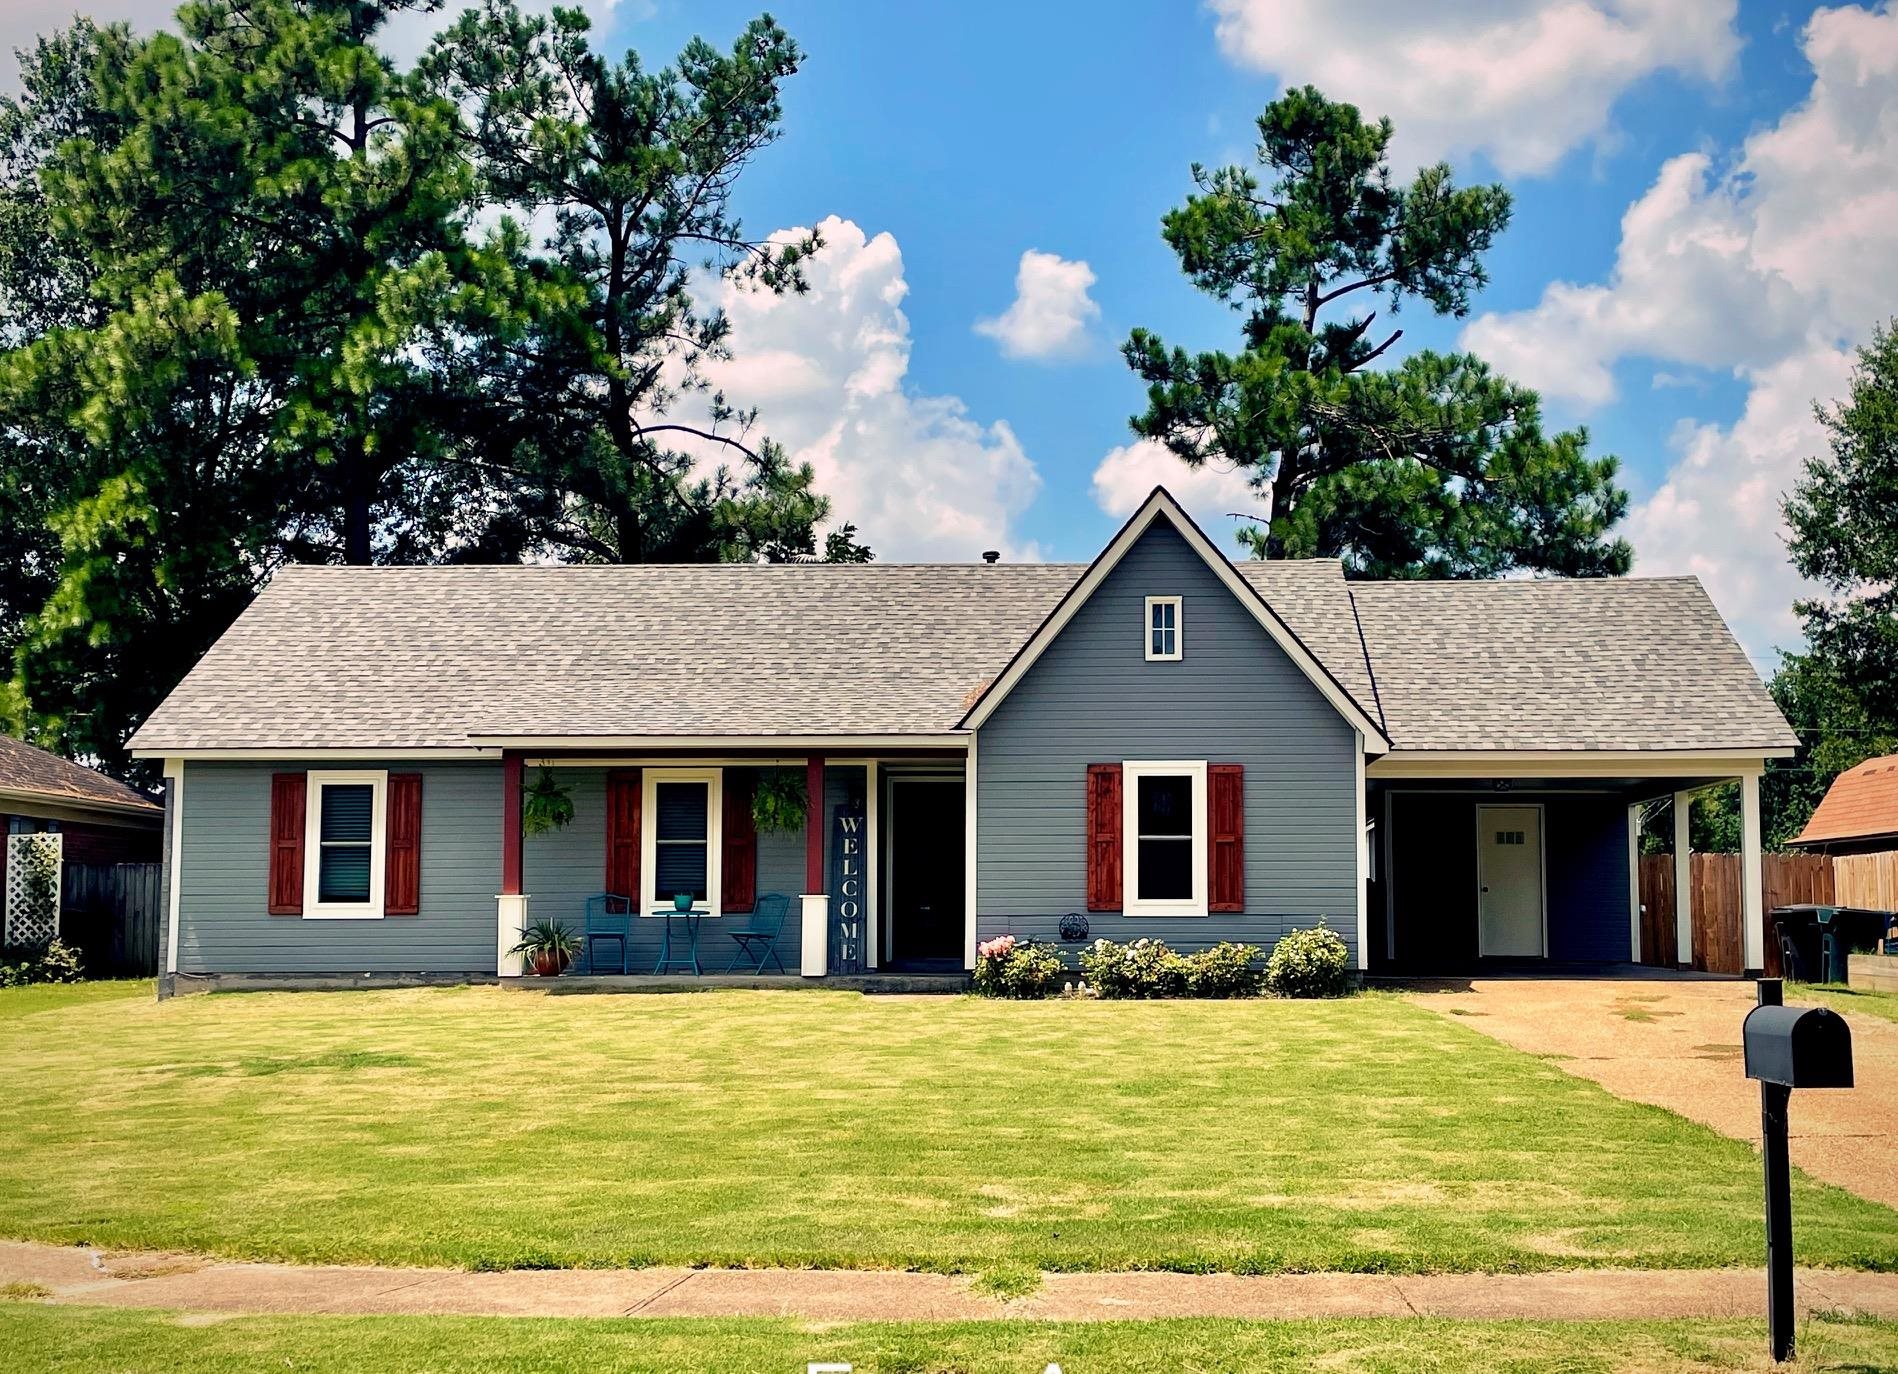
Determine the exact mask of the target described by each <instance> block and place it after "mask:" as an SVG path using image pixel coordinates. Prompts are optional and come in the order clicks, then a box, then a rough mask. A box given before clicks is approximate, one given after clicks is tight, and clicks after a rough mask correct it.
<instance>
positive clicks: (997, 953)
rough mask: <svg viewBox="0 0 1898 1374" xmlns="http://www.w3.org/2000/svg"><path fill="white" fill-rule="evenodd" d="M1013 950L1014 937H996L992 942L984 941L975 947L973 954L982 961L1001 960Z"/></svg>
mask: <svg viewBox="0 0 1898 1374" xmlns="http://www.w3.org/2000/svg"><path fill="white" fill-rule="evenodd" d="M1014 948H1015V937H1014V936H1013V935H998V936H996V937H995V938H994V939H993V940H984V941H983V942H982V943H981V944H979V945H977V946H976V947H975V952H976V953H977V954H979V955H980V956H981V957H982V958H984V959H1003V958H1006V957H1007V956H1008V954H1009V952H1010V951H1011V950H1013V949H1014Z"/></svg>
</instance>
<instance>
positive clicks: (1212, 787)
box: [1206, 763, 1246, 911]
mask: <svg viewBox="0 0 1898 1374" xmlns="http://www.w3.org/2000/svg"><path fill="white" fill-rule="evenodd" d="M1206 793H1207V795H1206V813H1207V826H1208V828H1209V829H1210V830H1211V831H1212V834H1211V835H1209V836H1208V837H1207V839H1208V843H1207V845H1206V896H1207V901H1206V905H1207V907H1208V909H1210V910H1212V911H1244V910H1245V909H1246V770H1245V768H1244V767H1243V766H1242V765H1240V764H1237V763H1215V764H1213V765H1212V766H1211V767H1209V768H1208V769H1207V770H1206Z"/></svg>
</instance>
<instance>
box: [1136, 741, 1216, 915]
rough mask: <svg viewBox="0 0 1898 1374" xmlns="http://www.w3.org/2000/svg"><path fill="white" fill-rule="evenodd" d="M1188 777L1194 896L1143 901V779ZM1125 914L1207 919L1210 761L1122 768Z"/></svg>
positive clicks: (1142, 762) (1141, 763)
mask: <svg viewBox="0 0 1898 1374" xmlns="http://www.w3.org/2000/svg"><path fill="white" fill-rule="evenodd" d="M1151 777H1186V778H1190V779H1191V780H1192V784H1193V841H1192V845H1193V858H1192V864H1193V870H1192V871H1193V895H1192V896H1191V897H1190V898H1188V899H1186V900H1183V901H1159V900H1147V901H1142V900H1141V897H1140V781H1139V780H1140V779H1141V778H1151ZM1120 778H1121V804H1120V827H1121V835H1120V867H1121V874H1120V882H1121V899H1120V900H1121V912H1122V914H1123V915H1127V916H1204V915H1206V914H1207V907H1206V844H1207V835H1206V819H1207V815H1206V761H1205V760H1204V759H1197V760H1191V761H1173V762H1156V761H1152V760H1146V759H1141V760H1127V761H1123V762H1122V763H1121V765H1120Z"/></svg>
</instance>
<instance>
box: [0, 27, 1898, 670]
mask: <svg viewBox="0 0 1898 1374" xmlns="http://www.w3.org/2000/svg"><path fill="white" fill-rule="evenodd" d="M461 2H462V3H465V0H461ZM455 3H457V0H451V5H454V4H455ZM586 3H587V7H588V8H589V9H590V11H591V12H592V13H593V15H594V16H595V19H596V23H597V25H598V30H599V32H600V34H601V38H602V46H603V47H605V48H607V49H608V50H610V51H612V52H614V53H615V54H617V53H619V52H621V51H623V50H625V49H626V48H628V47H631V48H636V49H638V50H639V52H640V53H641V54H642V56H643V57H644V59H645V60H646V62H647V63H648V64H649V65H658V64H661V63H664V62H668V61H670V59H671V58H672V56H673V55H674V54H675V53H676V52H677V51H678V49H679V47H680V45H681V44H682V43H684V42H685V41H686V39H687V38H689V37H690V36H692V35H694V34H698V35H703V36H705V37H706V38H708V39H710V40H712V41H713V42H715V43H718V44H720V45H721V46H722V45H725V44H728V43H729V42H730V41H731V40H732V38H733V37H734V36H735V35H736V34H737V33H738V32H739V31H740V30H741V29H742V27H743V25H744V24H745V22H746V21H747V20H749V19H750V18H751V17H753V16H754V15H755V14H756V13H757V12H758V10H757V8H755V7H754V6H753V5H750V4H743V3H731V2H730V0H620V2H619V3H617V4H609V3H607V0H586ZM70 4H71V0H20V4H19V8H12V7H9V10H10V13H9V15H8V16H6V17H0V44H4V45H5V46H7V47H11V46H12V45H13V44H14V43H16V42H18V41H21V40H22V38H23V36H24V34H26V33H30V32H31V31H33V30H36V29H41V28H46V27H50V26H51V25H52V24H53V23H57V22H58V20H59V17H60V12H62V11H65V10H67V9H68V7H69V6H70ZM89 8H91V9H92V11H93V12H94V13H96V14H98V15H99V16H100V17H106V18H113V17H131V18H133V19H134V20H135V21H139V22H143V23H146V24H148V25H149V24H150V23H155V22H160V20H161V18H162V16H163V14H164V13H166V12H168V10H169V8H170V2H169V0H96V3H95V4H93V5H91V6H90V7H89ZM773 13H774V14H775V15H776V17H777V18H778V20H779V21H780V22H781V23H782V24H783V25H784V27H785V28H786V29H787V30H789V32H790V33H791V34H792V35H793V37H795V38H796V39H797V41H798V42H799V43H800V44H801V45H802V47H803V48H804V50H805V53H806V62H805V65H804V68H803V70H802V71H801V72H800V73H799V74H798V75H797V76H796V77H795V78H793V79H792V81H791V82H790V83H789V86H788V88H787V91H786V96H785V129H784V136H783V138H782V140H781V141H780V142H779V143H778V144H777V145H775V146H774V147H772V148H771V149H769V150H767V151H766V152H765V153H764V154H763V155H762V156H761V157H760V158H759V159H758V161H757V163H756V165H755V166H754V167H753V168H752V169H751V170H750V171H748V172H747V173H746V175H745V176H744V178H743V179H742V181H741V183H740V188H739V191H738V208H739V210H740V212H741V214H742V215H743V217H744V219H745V221H746V223H747V226H748V227H749V228H750V229H752V230H754V231H756V232H760V233H763V232H769V231H775V230H781V229H786V228H789V227H792V226H806V225H813V224H819V223H824V224H825V225H826V226H827V228H826V233H827V236H828V238H829V239H830V247H829V248H828V249H827V250H826V252H825V254H824V256H823V258H821V259H820V261H819V263H818V264H817V265H816V266H815V268H814V269H813V286H814V290H813V292H812V294H811V296H810V297H808V298H804V299H801V300H797V301H792V302H771V301H760V300H756V299H749V298H743V297H740V296H738V295H735V294H734V293H732V292H729V291H726V292H723V293H719V292H712V293H711V294H714V295H719V296H720V298H721V300H722V303H724V304H725V305H726V306H727V308H728V309H729V310H730V311H731V313H732V315H733V319H734V324H735V334H734V337H735V340H736V344H737V348H738V350H739V357H738V358H737V359H736V361H735V362H734V363H733V364H731V365H730V366H728V367H727V368H725V369H724V370H723V372H722V375H721V378H720V380H721V381H722V382H723V383H724V384H725V385H726V386H727V387H728V388H729V390H730V392H731V395H732V398H733V399H734V400H737V401H740V402H753V403H756V404H757V405H758V406H759V407H760V411H761V421H762V428H763V429H764V430H765V432H767V433H770V434H771V435H773V437H776V438H778V439H780V440H781V441H782V442H785V443H786V444H787V445H788V446H789V447H790V448H791V449H792V450H793V452H794V453H796V454H798V455H800V456H803V457H806V458H808V459H809V460H810V461H812V462H813V464H814V465H815V466H816V467H817V468H818V471H819V474H820V480H821V482H822V483H823V485H824V486H825V488H826V489H827V490H828V491H830V492H831V493H832V495H833V496H834V498H835V499H836V502H837V507H838V512H839V514H840V515H841V516H843V517H844V518H848V519H851V520H854V521H856V523H857V524H858V525H859V526H860V527H861V528H862V531H863V534H864V537H865V538H866V539H867V540H868V541H869V542H870V543H871V545H872V546H873V547H874V548H876V549H877V551H878V553H879V555H880V556H882V557H885V558H892V559H914V558H969V557H973V556H974V555H975V554H977V553H978V552H979V551H980V550H981V549H983V548H1001V549H1003V550H1004V551H1005V552H1006V554H1007V556H1009V557H1024V558H1026V557H1042V558H1066V559H1085V558H1088V557H1091V556H1092V554H1093V553H1094V552H1095V551H1096V550H1097V549H1098V548H1099V546H1100V545H1101V543H1102V542H1103V541H1104V540H1105V539H1106V537H1107V536H1108V534H1109V533H1110V532H1111V531H1112V529H1113V528H1114V527H1115V525H1116V524H1117V523H1118V521H1119V519H1120V517H1121V516H1123V515H1124V514H1125V513H1126V511H1127V509H1129V508H1130V506H1131V504H1132V502H1133V501H1134V500H1135V499H1137V496H1138V494H1140V493H1143V492H1144V491H1145V490H1146V488H1147V487H1148V486H1150V485H1151V483H1152V482H1153V481H1155V480H1165V481H1167V482H1168V484H1169V485H1171V486H1173V487H1174V488H1175V489H1176V491H1178V492H1179V494H1180V495H1181V496H1182V498H1183V499H1185V500H1186V501H1187V502H1188V504H1189V506H1190V507H1192V508H1193V509H1194V510H1195V511H1196V513H1199V514H1200V515H1201V516H1202V517H1203V518H1204V519H1205V520H1206V521H1207V523H1208V526H1209V528H1210V529H1212V530H1213V531H1214V533H1215V534H1216V535H1218V536H1219V537H1221V538H1222V539H1225V540H1230V538H1231V531H1232V529H1233V527H1234V524H1233V522H1232V521H1230V520H1226V519H1224V518H1223V514H1222V513H1223V512H1224V511H1227V510H1231V509H1235V508H1237V507H1239V506H1241V505H1251V504H1253V503H1251V501H1250V498H1249V496H1248V494H1247V493H1246V492H1245V491H1244V490H1243V489H1242V488H1241V487H1240V486H1239V484H1238V483H1237V482H1236V481H1235V479H1233V478H1232V477H1231V476H1230V475H1229V474H1221V473H1209V474H1203V475H1200V476H1198V477H1191V476H1189V475H1188V474H1186V472H1185V470H1184V469H1183V468H1182V467H1180V465H1179V464H1178V463H1177V462H1176V461H1175V460H1173V459H1171V458H1170V457H1168V456H1166V455H1164V454H1161V453H1158V452H1156V451H1154V450H1153V448H1152V447H1151V446H1144V447H1143V446H1137V445H1134V444H1133V443H1132V436H1131V435H1130V433H1129V431H1128V428H1127V417H1128V415H1129V414H1130V413H1131V412H1132V411H1134V410H1135V409H1137V408H1138V407H1139V405H1140V401H1141V397H1140V390H1139V388H1138V386H1137V385H1136V384H1135V382H1134V380H1133V378H1132V376H1131V374H1130V373H1129V372H1128V370H1127V368H1126V366H1125V365H1124V363H1122V361H1121V360H1120V358H1119V355H1118V348H1119V344H1120V343H1121V341H1122V340H1124V339H1125V337H1126V335H1127V332H1128V331H1129V330H1130V329H1131V328H1133V327H1134V326H1136V325H1140V326H1145V327H1148V328H1150V329H1154V330H1156V331H1158V332H1159V333H1160V334H1161V335H1162V336H1163V337H1165V338H1166V339H1168V340H1169V341H1170V342H1177V343H1181V344H1185V345H1189V346H1193V347H1230V346H1231V345H1232V344H1233V343H1234V341H1235V328H1234V319H1233V317H1232V316H1231V314H1230V313H1229V312H1227V311H1226V310H1225V308H1224V307H1222V306H1221V305H1219V304H1218V303H1217V302H1214V301H1211V300H1209V299H1207V298H1205V297H1202V296H1200V295H1199V294H1198V293H1196V292H1195V291H1194V290H1193V289H1192V288H1191V287H1190V286H1189V285H1188V284H1187V283H1186V281H1185V280H1184V279H1183V278H1182V277H1181V276H1180V274H1179V272H1178V269H1177V267H1176V265H1175V262H1174V260H1173V258H1172V255H1171V254H1170V253H1169V251H1168V250H1167V249H1166V247H1165V245H1164V244H1163V243H1162V242H1161V241H1160V238H1159V234H1158V226H1159V220H1160V217H1161V215H1162V214H1163V213H1164V212H1165V211H1166V210H1167V209H1168V208H1170V207H1171V206H1173V205H1175V204H1177V203H1179V201H1180V200H1181V199H1182V198H1183V197H1184V196H1185V194H1186V192H1187V190H1188V187H1189V181H1188V167H1189V164H1191V163H1192V162H1193V161H1195V160H1199V161H1203V162H1207V163H1214V164H1217V163H1222V162H1229V161H1236V160H1248V159H1249V157H1250V148H1251V132H1252V130H1251V123H1252V119H1253V117H1254V116H1255V115H1256V114H1257V112H1258V111H1259V109H1260V108H1261V107H1263V106H1264V105H1265V104H1266V103H1267V102H1268V101H1270V100H1271V99H1272V98H1273V97H1274V96H1275V95H1276V94H1277V93H1278V92H1279V91H1280V90H1282V89H1283V88H1284V87H1285V86H1286V85H1288V84H1299V83H1304V82H1311V83H1313V84H1315V85H1317V86H1318V87H1319V88H1320V89H1322V90H1324V91H1325V92H1326V93H1327V94H1328V95H1332V96H1334V97H1336V98H1341V99H1350V100H1354V101H1356V102H1357V103H1359V104H1360V105H1361V106H1362V107H1363V108H1364V109H1365V110H1366V111H1367V113H1371V114H1387V115H1389V116H1390V117H1391V118H1392V119H1393V120H1394V121H1395V122H1396V124H1397V135H1398V143H1397V149H1396V152H1397V160H1398V162H1399V164H1400V170H1402V171H1404V172H1405V174H1407V173H1408V170H1409V169H1411V168H1414V167H1415V166H1416V165H1418V163H1419V162H1421V161H1426V160H1434V159H1436V158H1437V157H1446V158H1448V159H1449V160H1450V161H1451V163H1452V165H1453V166H1454V167H1455V168H1456V171H1457V174H1458V176H1459V179H1461V180H1463V181H1466V182H1467V181H1474V180H1501V181H1503V182H1504V183H1505V184H1507V185H1508V186H1509V188H1510V190H1511V191H1512V192H1513V194H1514V196H1515V216H1514V221H1513V223H1512V225H1511V227H1510V229H1509V231H1508V232H1507V234H1506V235H1505V236H1504V238H1503V239H1502V241H1501V243H1500V245H1499V246H1498V247H1497V248H1496V250H1495V251H1494V252H1493V253H1492V254H1491V256H1490V258H1489V268H1490V272H1491V276H1492V284H1491V286H1490V287H1489V289H1488V290H1487V291H1486V292H1485V293H1484V294H1483V295H1482V296H1481V297H1480V298H1479V299H1478V300H1477V301H1476V303H1475V308H1474V310H1473V311H1472V312H1471V315H1470V317H1469V318H1468V319H1466V320H1461V321H1458V320H1441V319H1434V318H1431V317H1429V316H1428V315H1427V313H1425V312H1424V311H1423V310H1421V309H1413V310H1410V311H1406V312H1405V313H1404V315H1403V317H1402V319H1401V321H1400V322H1401V323H1402V324H1403V326H1404V327H1405V329H1406V337H1405V340H1404V343H1403V345H1401V346H1400V347H1403V348H1411V347H1434V348H1440V349H1442V348H1458V347H1467V348H1471V349H1474V350H1475V351H1477V352H1479V353H1481V354H1482V355H1483V356H1485V357H1486V358H1488V359H1489V360H1490V361H1492V362H1493V363H1495V364H1496V365H1497V366H1498V367H1500V368H1501V369H1502V370H1504V371H1505V372H1507V373H1508V374H1510V375H1512V376H1514V377H1516V378H1517V379H1518V380H1521V381H1524V382H1526V383H1528V384H1531V385H1534V386H1536V387H1538V388H1539V389H1540V390H1541V391H1542V392H1543V395H1544V397H1545V402H1546V406H1547V410H1548V412H1549V416H1550V418H1551V420H1552V421H1554V422H1555V423H1557V424H1561V425H1569V424H1576V423H1585V424H1586V425H1587V426H1588V427H1589V429H1590V432H1591V434H1592V436H1593V447H1594V449H1595V451H1597V452H1612V453H1615V454H1618V455H1619V456H1620V457H1621V458H1622V459H1623V462H1624V464H1625V478H1626V483H1627V485H1628V487H1629V489H1630V491H1631V493H1632V495H1633V498H1634V509H1633V511H1632V512H1631V515H1630V518H1629V520H1628V522H1627V525H1626V528H1625V533H1627V535H1628V536H1629V537H1630V538H1631V539H1632V540H1633V542H1634V544H1635V547H1636V551H1637V569H1636V570H1637V571H1638V572H1646V573H1677V572H1693V573H1696V574H1697V575H1699V576H1700V577H1701V578H1702V579H1703V581H1704V582H1705V583H1706V584H1707V586H1708V587H1709V589H1710V591H1711V592H1712V593H1713V595H1714V597H1715V599H1716V601H1717V602H1718V603H1719V604H1720V606H1721V608H1722V610H1723V611H1725V612H1726V614H1727V616H1728V618H1729V620H1730V621H1732V622H1733V623H1734V624H1735V626H1736V628H1737V629H1738V630H1739V632H1740V634H1741V636H1742V638H1743V640H1744V641H1745V642H1746V644H1747V646H1748V648H1749V650H1750V651H1752V652H1753V654H1754V656H1755V658H1756V660H1757V661H1759V662H1760V663H1761V664H1762V665H1763V666H1770V662H1771V659H1772V649H1773V647H1774V646H1775V645H1787V644H1791V643H1794V642H1795V641H1796V636H1797V631H1796V625H1795V622H1794V621H1793V618H1792V617H1791V615H1790V610H1789V608H1790V603H1791V601H1792V599H1793V597H1794V596H1795V595H1796V594H1798V592H1799V590H1800V588H1799V584H1798V582H1797V579H1796V578H1795V577H1794V575H1793V574H1792V572H1791V570H1790V568H1789V567H1788V566H1787V564H1786V562H1785V559H1784V554H1783V549H1782V547H1781V545H1780V543H1779V521H1778V515H1777V506H1778V496H1779V493H1780V492H1781V491H1783V490H1784V489H1785V487H1786V486H1787V485H1788V484H1789V483H1790V482H1791V480H1792V478H1793V476H1794V475H1795V473H1796V471H1797V465H1798V461H1799V460H1800V459H1801V458H1802V457H1803V456H1805V455H1806V454H1807V453H1811V452H1814V451H1816V450H1817V449H1818V448H1819V447H1820V444H1821V440H1820V436H1819V433H1818V431H1817V429H1816V426H1815V425H1814V424H1813V422H1812V419H1811V416H1810V405H1811V402H1812V400H1813V399H1814V398H1815V397H1822V396H1835V395H1837V394H1839V392H1840V390H1841V389H1842V387H1843V384H1844V380H1845V377H1846V375H1847V372H1848V369H1849V359H1850V350H1851V348H1852V347H1853V346H1855V345H1856V344H1858V343H1860V342H1862V341H1863V340H1864V339H1865V338H1866V337H1867V336H1868V335H1869V333H1870V330H1871V328H1872V326H1873V325H1874V324H1875V323H1876V322H1878V321H1880V320H1882V319H1884V318H1885V317H1887V316H1889V315H1890V314H1892V313H1893V312H1894V309H1895V308H1898V306H1895V302H1898V251H1894V250H1895V249H1898V16H1894V15H1893V14H1892V13H1891V12H1890V11H1889V10H1888V9H1887V8H1886V7H1884V6H1866V7H1852V6H1841V7H1837V8H1832V9H1816V10H1815V9H1812V8H1810V7H1787V6H1785V5H1780V4H1772V3H1766V4H1753V3H1745V4H1742V3H1740V2H1739V0H1483V3H1457V4H1449V3H1418V2H1417V0H1411V2H1410V3H1404V2H1403V0H1363V2H1362V3H1355V4H1350V5H1340V4H1337V3H1335V0H1204V3H1200V4H1194V3H1187V2H1186V0H1167V2H1165V3H1161V2H1160V0H1149V2H1147V3H1140V2H1138V0H1097V3H1095V4H1092V5H1089V6H1086V7H1079V6H1056V5H1047V4H1024V3H1020V0H1016V2H1015V3H1012V4H1000V3H991V2H990V0H965V3H961V4H957V5H945V4H929V5H917V4H871V3H863V0H852V2H850V3H845V2H844V0H782V3H779V4H777V5H775V6H773ZM0 79H4V78H0ZM1029 253H1034V254H1038V255H1044V256H1038V257H1032V258H1029V259H1027V260H1026V261H1025V260H1024V254H1029ZM1018 273H1019V274H1021V281H1020V283H1019V288H1020V299H1019V300H1018V299H1017V297H1018ZM985 320H986V321H991V322H992V323H990V324H989V325H987V326H984V327H978V326H981V324H982V322H983V321H985Z"/></svg>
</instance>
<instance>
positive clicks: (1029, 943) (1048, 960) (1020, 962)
mask: <svg viewBox="0 0 1898 1374" xmlns="http://www.w3.org/2000/svg"><path fill="white" fill-rule="evenodd" d="M1067 971H1068V970H1067V965H1065V964H1063V963H1062V962H1061V955H1060V954H1059V953H1057V952H1056V951H1055V949H1054V947H1053V946H1051V945H1044V944H1039V943H1037V942H1035V941H1033V940H1017V939H1016V938H1015V937H1014V936H1013V935H999V936H997V937H996V938H995V939H993V940H984V941H983V942H982V943H981V944H979V945H977V946H976V947H975V980H974V981H975V990H976V991H977V992H979V993H981V994H982V995H983V996H984V997H1047V996H1050V995H1051V994H1053V993H1055V992H1057V991H1059V989H1060V985H1061V978H1062V975H1063V974H1065V973H1066V972H1067Z"/></svg>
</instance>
